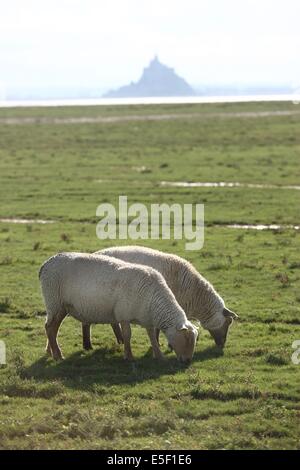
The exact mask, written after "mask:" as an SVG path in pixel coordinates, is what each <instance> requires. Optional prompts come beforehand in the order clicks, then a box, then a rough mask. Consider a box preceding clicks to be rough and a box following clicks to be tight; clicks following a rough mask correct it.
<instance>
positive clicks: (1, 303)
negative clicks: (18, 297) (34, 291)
mask: <svg viewBox="0 0 300 470" xmlns="http://www.w3.org/2000/svg"><path fill="white" fill-rule="evenodd" d="M11 306H12V301H11V299H10V298H9V297H5V298H4V299H1V300H0V313H7V312H9V310H10V308H11Z"/></svg>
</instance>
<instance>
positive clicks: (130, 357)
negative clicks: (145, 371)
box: [124, 356, 134, 362]
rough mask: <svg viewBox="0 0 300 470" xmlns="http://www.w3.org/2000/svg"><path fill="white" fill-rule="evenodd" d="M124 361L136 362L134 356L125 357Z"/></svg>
mask: <svg viewBox="0 0 300 470" xmlns="http://www.w3.org/2000/svg"><path fill="white" fill-rule="evenodd" d="M124 360H125V361H126V362H133V361H134V357H133V356H124Z"/></svg>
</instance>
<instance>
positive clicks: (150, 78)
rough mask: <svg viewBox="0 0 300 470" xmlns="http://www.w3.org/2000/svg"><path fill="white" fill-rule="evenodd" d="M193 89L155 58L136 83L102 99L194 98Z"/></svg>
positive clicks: (107, 94)
mask: <svg viewBox="0 0 300 470" xmlns="http://www.w3.org/2000/svg"><path fill="white" fill-rule="evenodd" d="M195 94H196V93H195V91H194V90H193V88H192V87H191V86H190V85H189V84H188V83H187V82H186V81H185V80H184V79H183V78H181V77H179V76H178V75H177V74H176V73H175V72H174V70H173V69H172V68H171V67H167V66H166V65H164V64H162V63H161V62H160V61H159V60H158V57H157V56H155V57H154V59H153V60H152V61H151V62H150V64H149V65H148V67H145V68H144V71H143V74H142V76H141V78H140V79H139V81H138V82H136V83H133V82H132V83H130V85H125V86H122V87H121V88H119V89H117V90H111V91H109V92H108V93H106V94H105V95H104V98H133V97H146V96H151V97H155V96H194V95H195Z"/></svg>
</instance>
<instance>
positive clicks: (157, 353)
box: [147, 328, 164, 359]
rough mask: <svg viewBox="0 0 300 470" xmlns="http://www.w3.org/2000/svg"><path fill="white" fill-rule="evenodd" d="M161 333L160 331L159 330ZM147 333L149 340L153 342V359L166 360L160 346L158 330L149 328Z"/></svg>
mask: <svg viewBox="0 0 300 470" xmlns="http://www.w3.org/2000/svg"><path fill="white" fill-rule="evenodd" d="M158 332H159V330H158ZM147 333H148V336H149V339H150V341H151V346H152V352H153V357H154V358H155V359H164V355H163V353H162V352H161V350H160V348H159V344H158V341H157V329H156V328H147Z"/></svg>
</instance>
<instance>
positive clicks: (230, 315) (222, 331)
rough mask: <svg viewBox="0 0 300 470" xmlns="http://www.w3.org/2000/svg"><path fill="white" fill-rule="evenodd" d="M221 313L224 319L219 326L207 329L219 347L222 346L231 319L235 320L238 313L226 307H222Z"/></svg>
mask: <svg viewBox="0 0 300 470" xmlns="http://www.w3.org/2000/svg"><path fill="white" fill-rule="evenodd" d="M222 314H223V316H224V318H225V321H224V323H223V325H222V326H221V328H217V329H215V330H208V331H209V332H210V334H211V336H212V337H213V339H214V340H215V343H216V345H217V346H218V347H219V348H224V346H225V343H226V338H227V333H228V329H229V327H230V325H231V324H232V322H233V320H236V319H237V318H238V315H237V314H236V313H234V312H232V311H231V310H229V309H228V308H226V307H224V309H223V312H222Z"/></svg>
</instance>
